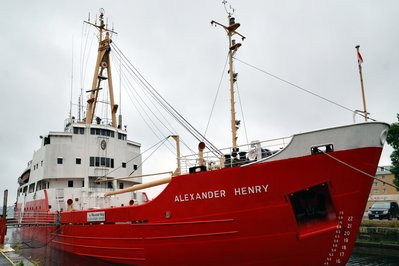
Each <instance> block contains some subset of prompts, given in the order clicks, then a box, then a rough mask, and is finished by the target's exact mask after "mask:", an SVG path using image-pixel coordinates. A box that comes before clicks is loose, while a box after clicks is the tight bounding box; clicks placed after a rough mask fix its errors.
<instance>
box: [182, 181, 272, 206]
mask: <svg viewBox="0 0 399 266" xmlns="http://www.w3.org/2000/svg"><path fill="white" fill-rule="evenodd" d="M267 192H269V185H268V184H266V185H256V186H245V187H236V188H234V189H233V190H232V191H231V195H234V196H247V195H254V194H262V193H267ZM227 196H228V193H226V191H225V190H224V189H220V190H213V191H204V192H196V193H187V194H179V195H175V202H187V201H196V200H208V199H219V198H226V197H227Z"/></svg>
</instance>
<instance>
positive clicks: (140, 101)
mask: <svg viewBox="0 0 399 266" xmlns="http://www.w3.org/2000/svg"><path fill="white" fill-rule="evenodd" d="M115 55H119V54H118V53H115ZM118 59H120V60H121V62H122V64H123V66H124V67H126V66H125V62H124V61H122V60H123V58H120V57H118ZM131 74H132V73H131ZM122 75H123V79H124V80H125V82H126V83H127V85H128V87H130V88H131V89H132V90H126V92H127V95H128V96H129V99H130V101H131V102H132V104H133V106H134V108H135V109H136V111H137V113H138V114H139V115H140V116H141V118H142V119H143V121H144V123H145V124H146V125H147V126H148V127H149V128H150V130H151V131H152V132H153V134H154V135H155V136H156V137H157V138H158V139H162V138H163V137H160V136H159V135H158V133H156V130H157V131H158V132H159V134H161V136H164V135H165V134H164V133H163V132H162V130H161V129H159V127H158V126H157V124H156V123H155V122H154V120H153V119H152V118H151V116H150V115H149V114H148V112H147V111H146V109H145V108H143V105H144V106H145V107H146V108H147V110H149V112H150V113H151V114H152V115H153V116H154V117H155V118H156V119H157V120H158V121H159V123H160V124H161V125H163V126H164V127H165V128H166V129H167V131H169V132H168V134H169V135H173V134H175V133H174V132H176V130H175V129H174V128H173V126H171V125H170V124H169V123H167V124H168V125H169V127H170V128H171V129H172V130H171V129H170V128H169V127H168V126H167V125H165V122H168V120H167V119H166V118H165V116H164V115H163V114H162V112H161V111H160V110H159V109H158V107H157V106H156V105H155V103H154V102H153V100H152V99H151V98H149V96H147V95H146V94H145V95H146V97H147V98H148V99H149V100H150V102H151V103H152V105H153V106H154V108H155V109H156V110H157V111H158V112H159V113H160V115H161V116H162V118H163V120H162V119H160V118H159V116H157V115H156V114H155V113H154V110H153V108H150V106H148V104H147V103H146V101H144V100H143V98H142V97H141V96H140V94H139V93H138V92H137V90H136V89H135V86H133V84H132V83H131V82H130V80H129V78H128V77H127V76H126V74H125V73H122ZM131 77H132V78H133V79H134V80H135V81H136V82H137V83H138V85H139V87H141V88H142V91H143V92H144V93H145V89H144V88H143V87H142V85H141V84H140V83H139V82H138V81H137V79H136V77H135V76H133V75H132V76H131ZM134 96H136V97H134ZM134 99H135V100H136V101H134ZM135 102H137V104H138V105H139V107H140V108H139V107H138V106H137V104H135ZM142 113H144V114H145V116H146V117H147V119H145V117H144V115H143V114H142ZM148 120H149V121H150V122H151V124H152V126H151V125H150V124H149V122H148ZM154 128H155V129H156V130H155V129H154ZM173 131H174V132H173ZM181 142H182V143H183V145H185V146H186V147H187V148H188V149H189V150H190V151H192V150H191V149H190V147H189V146H188V145H187V144H186V143H185V142H184V141H183V140H182V139H181ZM167 143H168V144H169V145H171V146H173V144H171V142H170V140H169V139H168V142H167ZM166 147H167V148H168V149H169V150H170V151H171V152H172V153H173V154H174V151H173V150H172V149H171V148H170V147H169V146H166Z"/></svg>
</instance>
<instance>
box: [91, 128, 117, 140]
mask: <svg viewBox="0 0 399 266" xmlns="http://www.w3.org/2000/svg"><path fill="white" fill-rule="evenodd" d="M90 134H91V135H98V136H106V137H111V138H113V137H115V132H114V131H112V130H109V129H103V128H91V129H90Z"/></svg>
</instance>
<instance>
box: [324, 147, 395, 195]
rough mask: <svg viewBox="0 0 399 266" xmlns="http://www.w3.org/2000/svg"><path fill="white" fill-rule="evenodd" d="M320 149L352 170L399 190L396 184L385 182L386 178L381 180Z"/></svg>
mask: <svg viewBox="0 0 399 266" xmlns="http://www.w3.org/2000/svg"><path fill="white" fill-rule="evenodd" d="M319 151H320V152H322V153H323V154H325V155H327V156H328V157H330V158H331V159H333V160H335V161H337V162H339V163H341V164H343V165H345V166H347V167H349V168H351V169H352V170H355V171H357V172H359V173H361V174H363V175H366V176H368V177H370V178H372V179H373V180H377V181H380V182H382V183H384V184H386V185H388V186H391V187H394V188H396V189H397V190H399V187H397V186H395V185H394V184H391V183H388V182H385V181H384V180H381V179H379V178H377V177H375V176H373V175H370V174H368V173H366V172H364V171H362V170H360V169H359V168H356V167H354V166H353V165H350V164H348V163H346V162H344V161H342V160H340V159H338V158H336V157H334V156H332V155H331V154H328V153H326V152H325V151H322V150H320V149H319Z"/></svg>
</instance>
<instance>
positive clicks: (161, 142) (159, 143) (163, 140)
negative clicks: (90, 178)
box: [97, 136, 169, 181]
mask: <svg viewBox="0 0 399 266" xmlns="http://www.w3.org/2000/svg"><path fill="white" fill-rule="evenodd" d="M168 138H169V136H167V137H166V138H164V139H162V140H160V141H158V142H157V143H155V144H154V145H152V146H151V147H149V148H148V149H146V150H145V151H143V152H142V153H140V154H138V155H136V156H134V157H133V158H131V159H130V160H128V161H126V163H130V162H131V161H133V160H134V159H137V158H139V157H140V156H142V155H143V154H144V153H146V152H147V151H149V150H151V149H152V148H154V147H155V146H157V145H159V146H162V144H163V143H164V142H165V141H166V140H167V139H168ZM158 148H159V147H158ZM158 148H156V150H157V149H158ZM153 153H154V152H152V153H151V154H150V155H149V156H148V157H147V158H146V159H144V161H143V162H142V163H141V164H140V165H138V166H137V169H139V168H140V167H141V166H142V165H143V163H144V162H145V161H146V160H147V159H148V158H149V157H150V156H151V155H152V154H153ZM119 168H122V165H120V166H118V167H116V168H115V169H114V170H112V171H109V172H108V173H107V174H108V175H109V174H111V173H113V172H115V171H117V170H118V169H119ZM133 172H134V171H133ZM104 177H105V178H106V177H107V175H103V176H99V177H98V178H97V180H99V179H101V178H104ZM111 180H112V179H110V181H111Z"/></svg>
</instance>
